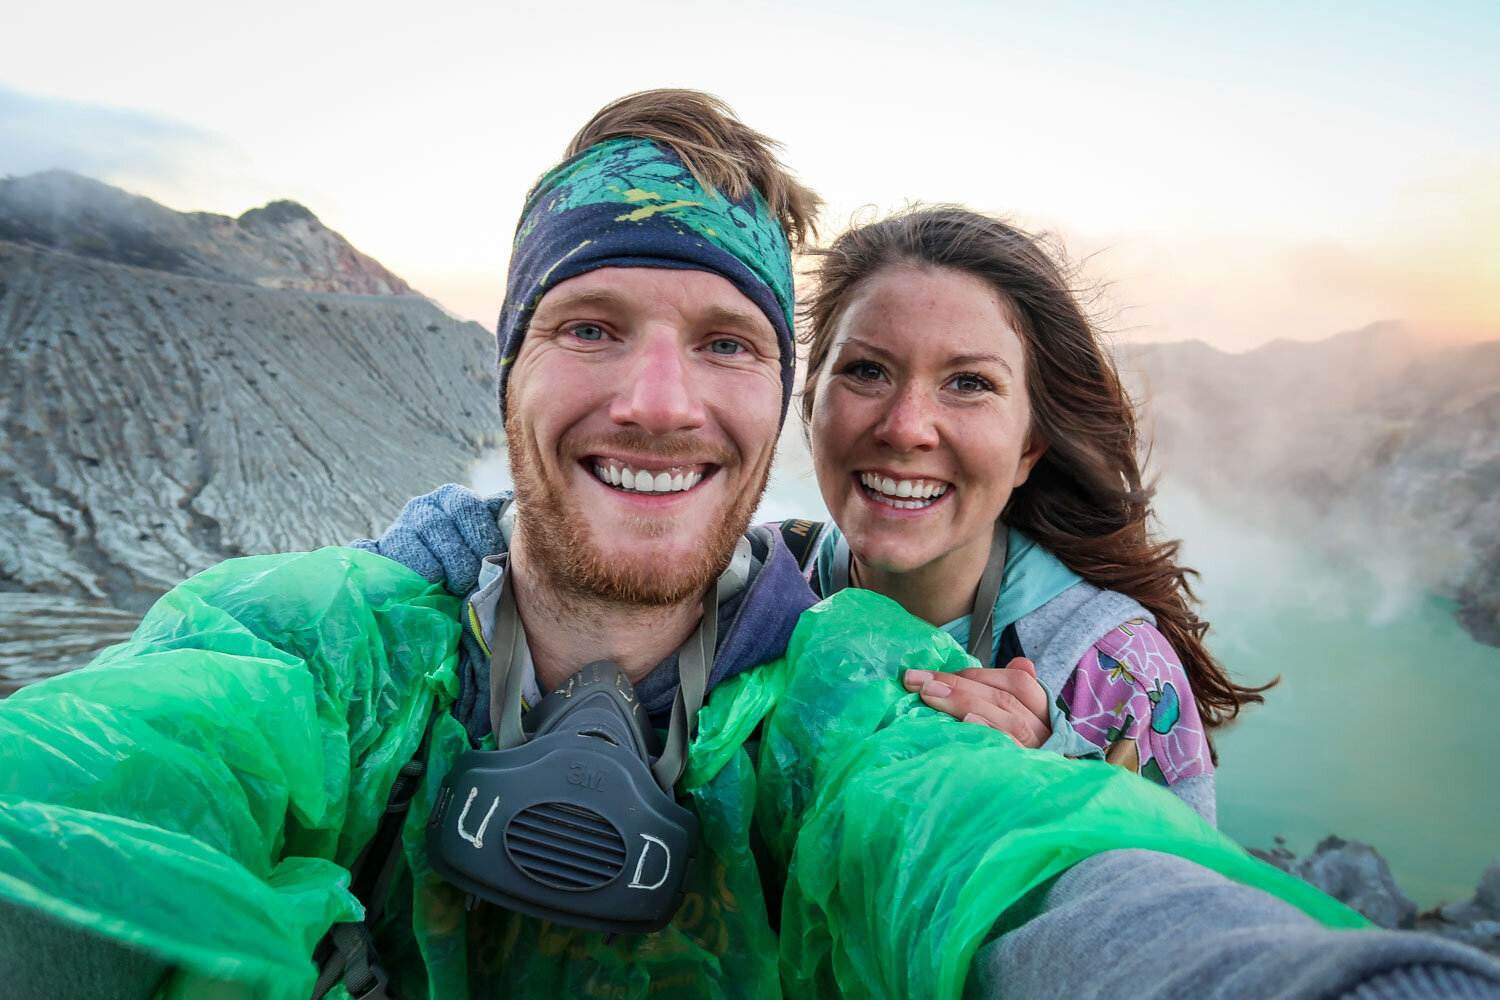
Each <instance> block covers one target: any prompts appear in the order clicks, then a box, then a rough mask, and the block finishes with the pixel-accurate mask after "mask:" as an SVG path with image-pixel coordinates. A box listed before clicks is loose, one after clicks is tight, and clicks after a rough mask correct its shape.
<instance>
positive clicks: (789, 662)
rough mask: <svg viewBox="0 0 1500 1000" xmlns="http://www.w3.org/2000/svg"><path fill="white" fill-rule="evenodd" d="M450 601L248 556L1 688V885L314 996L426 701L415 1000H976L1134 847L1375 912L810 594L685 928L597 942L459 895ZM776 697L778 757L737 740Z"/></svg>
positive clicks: (707, 725)
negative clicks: (1015, 725) (1038, 925)
mask: <svg viewBox="0 0 1500 1000" xmlns="http://www.w3.org/2000/svg"><path fill="white" fill-rule="evenodd" d="M457 611H458V602H457V601H456V600H455V599H453V598H451V597H448V596H446V595H444V594H443V593H442V592H441V591H440V590H439V589H437V588H435V587H432V586H429V585H428V584H426V583H425V582H424V581H423V580H421V579H420V578H419V577H418V576H416V575H415V574H413V573H411V572H410V571H408V570H406V569H405V568H403V567H402V566H400V565H398V564H396V563H394V562H390V561H388V560H386V559H383V558H381V557H379V556H374V555H369V554H366V553H363V552H357V551H353V550H349V549H324V550H321V551H318V552H313V553H308V554H302V555H281V556H264V557H255V558H249V559H237V560H233V561H231V562H226V563H224V564H222V565H220V566H217V567H215V568H214V569H211V570H209V571H207V572H206V573H203V574H201V575H199V576H197V577H194V578H193V579H191V580H189V581H187V582H186V583H184V584H182V585H181V586H180V587H178V588H176V589H175V590H173V591H172V592H171V593H169V594H167V595H166V596H165V597H163V598H162V599H161V600H160V601H159V602H158V603H157V604H156V606H155V607H154V608H152V610H151V612H150V613H149V614H148V615H147V616H146V619H145V620H144V621H143V622H142V623H141V626H140V628H139V629H138V630H137V631H136V634H135V637H134V638H133V639H132V640H131V641H130V642H128V643H125V644H124V645H121V646H116V647H114V648H112V649H110V650H107V651H106V652H105V653H103V654H101V655H100V657H99V658H98V659H97V660H96V661H95V663H94V664H93V665H92V666H91V667H90V668H88V669H85V670H80V671H77V672H75V673H71V674H67V675H63V676H59V677H56V678H53V679H51V680H48V681H44V682H41V683H38V684H35V685H32V686H30V687H27V688H24V689H22V690H21V691H20V692H18V693H17V694H15V695H13V696H11V697H10V698H9V699H8V700H6V701H4V702H0V761H3V762H4V765H3V772H0V899H6V900H9V901H10V902H11V903H14V904H19V905H20V906H22V907H24V908H34V909H36V910H39V911H44V912H46V913H48V914H51V915H52V916H53V917H55V918H57V919H60V920H62V921H64V922H66V923H70V924H74V925H77V926H82V927H87V928H90V929H92V930H93V931H94V932H96V933H98V934H100V935H104V936H106V937H108V938H111V939H114V940H116V941H120V942H125V943H128V944H130V945H133V946H135V947H137V948H139V949H142V950H144V951H146V952H148V953H150V954H152V955H154V956H156V957H157V958H159V959H161V960H163V961H165V962H167V963H169V964H170V965H172V966H174V967H176V968H177V970H178V971H177V972H176V973H175V974H174V975H173V976H172V977H171V978H170V980H169V982H168V983H167V985H166V986H165V987H164V989H163V992H162V994H161V995H162V996H165V997H204V996H213V997H241V996H243V997H256V998H266V1000H305V998H306V997H307V996H308V995H309V994H310V992H311V989H312V985H313V980H314V969H313V965H312V962H311V959H310V957H309V956H310V955H311V954H312V950H313V947H314V945H315V943H316V942H317V941H318V939H319V938H320V937H321V936H322V935H323V933H324V932H325V931H326V930H327V928H328V926H329V925H330V923H332V922H334V921H343V920H357V919H359V918H360V917H361V915H362V911H361V907H360V905H359V903H358V902H357V901H356V900H355V899H354V898H353V897H352V896H350V895H349V893H348V890H347V885H348V881H349V875H348V871H347V866H348V865H349V864H350V863H351V862H352V861H353V860H354V858H355V856H356V855H357V854H358V853H359V851H360V849H361V847H362V846H363V845H364V844H365V842H366V841H367V840H368V839H369V838H370V837H371V836H372V834H373V831H374V829H375V824H376V821H377V818H378V817H379V815H380V814H381V812H382V810H383V808H384V803H385V800H386V796H387V793H388V791H389V789H390V786H391V783H392V781H393V780H394V778H395V776H396V772H397V770H398V769H399V768H400V767H401V765H402V764H403V763H404V762H405V761H406V760H407V759H409V758H410V757H411V755H412V753H413V751H414V750H415V749H416V747H417V744H418V741H419V740H420V738H421V735H422V731H423V729H424V727H425V724H426V722H427V718H428V714H429V712H430V711H431V709H432V707H433V706H434V705H437V706H438V707H439V708H441V709H443V713H442V715H441V716H440V717H439V718H438V720H437V723H436V725H435V727H434V732H433V744H432V751H431V757H430V767H429V768H428V772H427V781H426V788H425V792H424V793H419V794H418V796H417V799H416V801H415V803H414V804H413V808H412V811H411V815H410V816H409V818H408V820H407V822H406V826H405V831H404V841H405V843H404V846H405V852H406V858H407V861H408V862H409V864H410V872H409V873H407V874H404V875H403V876H401V877H399V878H398V879H397V880H396V881H395V883H394V884H393V886H392V889H391V897H390V900H389V903H388V906H387V917H386V918H385V919H384V920H383V922H382V925H381V927H380V928H379V930H378V933H377V940H378V942H379V943H380V946H381V952H382V956H383V958H384V959H385V961H386V963H387V965H388V966H390V967H391V968H392V970H393V973H394V974H395V976H396V978H397V980H398V982H399V984H400V986H401V988H402V989H403V990H404V991H405V993H406V995H407V996H408V997H424V996H432V997H435V998H443V1000H462V998H464V997H468V996H475V997H478V996H483V995H489V994H491V993H493V994H494V995H506V996H524V997H547V996H555V997H569V996H599V997H611V998H624V997H646V996H648V995H649V996H652V997H663V996H665V997H675V996H681V997H689V996H691V997H700V996H712V997H718V996H724V997H754V996H760V997H774V996H779V995H782V994H783V993H785V994H787V995H791V996H832V995H840V994H842V995H844V996H856V997H865V996H890V997H929V996H931V997H957V996H958V995H959V993H960V991H961V989H962V987H963V983H964V976H965V973H966V970H967V968H968V964H969V961H970V959H971V957H972V956H973V954H974V952H975V950H976V949H977V948H978V947H979V945H980V944H981V943H982V942H983V941H984V940H985V939H986V938H987V937H989V936H991V935H992V934H994V933H995V931H996V928H997V926H999V927H1003V926H1004V924H1003V920H1002V918H1003V917H1004V915H1005V914H1006V911H1007V909H1008V908H1009V907H1010V906H1011V905H1012V904H1013V903H1014V902H1016V901H1017V900H1018V899H1019V898H1020V897H1021V896H1022V895H1023V894H1025V893H1026V892H1027V890H1028V889H1030V888H1032V887H1034V886H1037V885H1038V884H1039V883H1041V882H1043V881H1044V880H1046V879H1048V878H1050V877H1051V876H1054V875H1056V874H1058V873H1059V872H1062V871H1063V870H1065V869H1066V868H1068V867H1069V866H1070V865H1072V864H1073V863H1074V862H1076V861H1078V860H1079V859H1081V858H1083V857H1086V856H1088V855H1090V854H1093V853H1095V852H1098V851H1102V850H1106V849H1109V848H1112V847H1122V846H1137V847H1151V848H1155V849H1158V850H1162V851H1167V852H1170V853H1173V854H1178V855H1181V856H1183V857H1186V858H1190V859H1193V860H1195V861H1198V862H1200V863H1202V864H1204V865H1207V866H1208V867H1210V868H1213V869H1216V870H1218V871H1220V872H1223V873H1224V874H1226V875H1228V876H1230V877H1232V878H1235V879H1238V880H1240V881H1242V882H1246V883H1249V884H1251V885H1254V886H1259V887H1261V888H1264V889H1267V890H1269V891H1271V892H1272V893H1274V894H1275V895H1277V896H1279V897H1281V898H1283V899H1285V900H1288V901H1289V902H1291V903H1293V904H1295V905H1297V906H1299V907H1301V908H1302V909H1304V910H1306V911H1307V912H1309V913H1311V914H1313V915H1314V916H1316V917H1318V918H1319V919H1321V920H1323V921H1324V922H1325V923H1328V924H1331V925H1339V926H1351V925H1357V924H1359V923H1360V922H1361V921H1360V918H1358V917H1357V916H1356V915H1354V914H1353V913H1352V912H1351V911H1348V910H1346V909H1344V908H1343V907H1341V906H1339V905H1338V904H1336V903H1334V902H1333V901H1332V900H1330V899H1328V898H1327V897H1325V896H1323V895H1321V894H1319V893H1318V892H1317V891H1316V890H1314V889H1312V888H1310V887H1308V886H1306V885H1304V884H1303V883H1301V882H1299V881H1297V880H1295V879H1292V878H1291V877H1289V876H1285V875H1283V874H1281V873H1280V872H1277V871H1275V870H1274V869H1272V868H1270V867H1268V866H1265V865H1262V864H1261V863H1259V862H1257V861H1255V860H1254V859H1252V858H1250V857H1248V856H1247V855H1246V854H1245V853H1244V852H1243V851H1241V850H1240V849H1239V848H1238V847H1236V846H1235V845H1234V844H1232V843H1231V842H1229V841H1227V840H1226V839H1224V838H1223V837H1221V836H1220V835H1218V834H1217V833H1216V832H1214V831H1213V830H1212V829H1210V828H1209V827H1207V826H1205V825H1203V824H1202V823H1201V822H1200V821H1199V820H1198V819H1197V817H1195V816H1194V815H1193V814H1192V813H1191V812H1190V811H1189V810H1188V809H1186V808H1185V807H1184V806H1182V804H1181V803H1179V802H1177V801H1176V799H1175V798H1173V796H1172V795H1171V794H1169V793H1167V792H1165V791H1163V790H1161V789H1158V788H1155V787H1153V786H1152V785H1150V784H1149V783H1148V782H1144V781H1141V780H1140V779H1139V778H1137V777H1135V776H1133V775H1130V774H1127V773H1125V772H1123V771H1121V770H1118V769H1116V768H1112V767H1110V766H1108V765H1104V764H1090V763H1082V762H1071V761H1067V760H1063V759H1061V758H1058V757H1054V756H1051V755H1044V754H1040V753H1037V752H1033V751H1026V750H1021V749H1018V748H1017V747H1016V746H1015V745H1014V744H1013V743H1012V742H1011V741H1010V740H1008V739H1006V738H1005V737H1004V736H1003V735H1000V734H998V733H996V732H994V731H993V730H989V729H986V728H984V727H981V726H972V725H970V726H966V725H961V724H958V723H955V722H954V721H953V720H951V719H949V718H947V717H946V716H942V715H939V714H938V713H936V712H934V711H932V710H931V709H928V708H926V707H924V706H923V705H922V704H921V703H920V702H919V701H918V700H917V699H916V698H915V697H914V696H912V695H909V694H907V693H906V692H905V691H904V690H903V689H902V687H901V685H900V684H899V682H898V681H897V678H898V677H899V675H900V671H902V670H903V669H906V668H911V667H920V668H924V669H928V670H955V669H959V668H960V667H962V666H963V665H964V664H963V663H962V662H960V661H962V659H963V653H962V652H961V651H960V650H959V648H958V647H957V646H956V645H955V644H954V643H953V641H952V640H951V639H950V638H949V637H948V636H946V635H944V634H943V633H941V632H938V631H936V630H934V629H931V628H929V627H927V626H926V625H924V624H923V623H921V622H919V621H917V620H916V619H914V618H911V617H910V616H908V615H906V614H905V613H904V612H903V611H901V610H900V609H899V608H898V607H897V606H896V605H894V604H892V603H890V602H889V601H887V600H885V599H883V598H881V597H878V596H875V595H873V594H870V593H867V592H862V591H845V592H844V593H841V594H839V595H838V596H837V597H834V598H833V599H831V600H829V601H825V602H824V603H823V604H821V605H819V606H818V607H816V608H814V609H812V610H811V611H809V612H808V613H807V614H806V615H804V616H803V618H802V620H801V622H800V623H799V625H798V626H797V630H796V633H795V634H794V635H793V637H792V641H791V644H790V646H789V648H788V649H787V654H786V656H785V658H783V659H781V660H778V661H776V662H774V663H771V664H768V665H766V666H764V667H761V668H758V669H756V670H752V671H750V672H748V673H746V674H744V675H741V676H740V677H737V678H735V679H734V680H732V681H729V682H728V683H725V684H723V685H721V686H720V687H718V688H717V689H716V690H715V691H714V692H713V694H712V697H711V698H710V700H709V703H708V706H707V707H706V708H705V709H704V711H703V714H702V716H701V718H700V728H699V734H698V737H697V739H696V741H695V742H694V744H693V747H692V752H691V759H690V764H689V769H688V772H687V775H686V777H685V779H684V781H683V787H684V788H685V789H686V792H687V795H688V797H689V798H690V800H691V804H692V806H693V808H694V809H695V810H696V812H697V814H698V817H699V820H700V822H701V824H702V831H703V833H702V837H703V841H702V844H701V845H700V850H699V854H698V859H697V862H696V868H695V871H694V875H693V882H692V884H691V886H690V891H689V893H688V895H687V898H686V900H685V901H684V903H683V906H682V909H681V910H680V911H679V913H678V914H677V917H676V919H675V921H674V923H673V924H672V925H671V926H670V927H668V928H667V929H666V930H663V931H661V932H659V933H656V934H652V935H648V936H645V937H621V938H618V939H616V940H615V941H613V942H612V943H610V944H608V945H606V944H605V943H604V939H603V937H602V936H601V935H600V934H597V933H593V932H585V931H578V930H574V929H571V928H567V927H561V926H556V925H551V924H547V923H543V922H540V921H536V920H533V919H530V918H525V917H520V916H517V915H515V914H513V913H510V912H507V911H502V910H499V909H497V908H495V907H487V906H481V907H479V908H477V909H476V910H474V911H473V912H466V911H465V908H464V900H463V898H462V896H461V895H460V894H459V893H458V892H457V891H456V890H453V889H451V888H449V887H448V886H447V885H446V884H445V883H443V882H442V881H441V880H440V879H438V878H437V877H436V876H435V875H434V874H433V873H432V870H431V868H430V867H429V866H428V864H427V860H426V857H425V852H424V840H425V838H424V826H425V824H426V821H427V815H428V811H429V807H430V805H431V803H432V801H433V800H434V798H435V796H436V792H437V789H438V785H439V782H440V781H441V779H442V777H443V775H444V774H445V773H446V771H447V769H448V766H449V763H450V762H451V761H452V760H453V758H454V757H455V756H456V755H457V754H458V753H459V752H461V751H462V750H463V749H464V747H465V739H464V734H463V730H462V728H461V727H460V726H459V724H458V722H457V721H455V720H454V719H453V718H452V717H451V716H450V715H449V714H448V713H447V712H446V709H447V708H448V706H450V705H451V704H452V701H453V699H454V696H455V686H456V681H455V674H454V667H455V663H456V653H455V650H456V644H457V639H458V628H459V626H458V615H457ZM762 719H764V720H765V726H764V730H763V734H762V745H761V746H762V749H761V754H760V761H759V767H758V771H757V769H756V768H754V767H752V766H751V763H750V760H749V757H748V756H747V754H746V752H745V750H744V749H743V744H744V743H745V741H746V740H747V739H748V738H749V736H750V735H751V733H752V731H753V730H754V729H755V727H756V725H757V724H758V723H760V722H761V720H762ZM752 821H754V822H757V823H758V825H759V830H760V833H761V835H762V836H763V838H764V842H765V845H766V848H767V853H768V854H769V857H770V858H771V859H772V860H771V864H770V867H771V868H774V869H775V871H774V872H768V882H772V883H777V882H780V883H784V889H785V892H784V897H783V903H782V910H781V920H780V934H779V940H778V935H777V934H776V933H775V932H773V930H772V929H771V922H770V921H769V920H768V918H767V912H766V901H765V896H764V895H763V890H762V881H761V877H760V874H759V872H758V870H757V865H756V862H755V860H754V855H753V854H752V851H751V846H750V845H751V835H750V829H751V824H752ZM1018 909H1019V908H1018ZM210 983H212V985H210ZM471 986H472V989H471ZM332 995H333V996H342V995H343V990H342V987H339V988H336V991H335V993H334V994H332Z"/></svg>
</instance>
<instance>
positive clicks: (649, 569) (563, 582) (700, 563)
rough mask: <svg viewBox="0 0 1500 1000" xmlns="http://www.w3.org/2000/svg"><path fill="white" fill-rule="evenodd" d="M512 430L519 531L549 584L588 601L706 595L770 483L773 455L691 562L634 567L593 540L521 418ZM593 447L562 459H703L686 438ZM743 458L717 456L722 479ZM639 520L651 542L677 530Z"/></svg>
mask: <svg viewBox="0 0 1500 1000" xmlns="http://www.w3.org/2000/svg"><path fill="white" fill-rule="evenodd" d="M505 430H506V448H507V450H508V451H509V453H510V469H511V477H512V478H513V480H514V482H515V489H516V500H517V503H518V511H517V514H518V523H517V529H518V531H519V532H520V533H521V534H522V535H523V537H524V538H525V549H526V555H527V559H528V560H529V561H531V562H533V563H534V565H535V567H536V569H537V571H539V572H540V573H542V574H543V575H544V576H545V578H546V580H547V585H548V586H550V587H554V588H557V589H558V590H559V591H562V592H565V593H570V594H572V595H574V596H577V597H581V598H584V599H586V600H592V601H603V602H607V603H611V604H635V605H649V606H665V605H672V604H680V603H681V602H683V601H685V600H687V599H689V598H691V597H696V596H698V595H699V594H702V593H703V592H704V591H705V590H706V589H707V588H708V585H709V584H710V583H711V582H712V581H713V580H715V579H716V578H717V577H718V575H719V574H720V573H721V572H723V570H724V567H725V566H727V565H728V564H729V559H730V557H731V556H732V555H733V554H734V547H735V545H737V544H738V542H739V539H740V536H741V535H743V534H744V533H745V529H746V528H748V527H749V526H750V517H751V515H752V514H754V513H755V509H756V507H758V506H759V505H760V498H761V494H762V493H764V492H765V489H766V483H767V481H768V480H769V479H770V471H771V470H770V462H769V456H768V460H767V463H766V468H764V469H762V470H761V472H760V475H759V481H758V482H757V483H755V485H754V488H753V489H749V490H746V491H745V492H744V493H743V494H742V495H740V496H738V497H733V498H731V500H730V503H729V504H728V505H727V507H726V508H725V509H722V510H720V511H715V512H713V513H711V514H710V523H709V525H708V530H707V533H706V536H705V537H704V539H703V543H702V544H701V545H697V546H694V548H693V554H692V555H691V556H689V557H688V558H687V559H686V560H680V559H678V560H674V559H659V560H647V562H646V564H645V565H639V566H638V565H627V564H624V563H622V562H621V561H620V560H619V559H617V558H616V559H612V558H610V556H609V553H608V552H607V551H601V550H600V549H599V548H598V547H597V546H596V545H595V544H594V542H593V541H592V540H591V539H590V535H589V530H588V525H587V524H586V523H585V516H584V514H583V512H582V511H581V510H579V507H578V503H577V500H576V498H575V497H574V496H573V495H572V494H571V493H570V492H569V490H568V488H567V486H566V484H565V483H560V482H556V481H554V480H553V479H552V478H551V477H549V476H548V474H547V472H546V466H545V465H544V464H543V462H542V458H541V454H540V453H539V452H538V451H537V448H536V446H535V444H534V443H533V442H532V440H531V437H530V436H529V435H527V434H526V433H525V432H524V429H523V428H522V427H521V426H520V423H519V421H516V420H515V419H514V417H512V419H509V420H507V421H506V429H505ZM588 445H589V447H588V450H586V451H579V452H576V453H575V454H573V455H572V457H571V458H570V457H569V455H568V454H567V453H564V454H563V455H561V456H560V459H561V460H562V461H563V463H564V464H565V465H566V463H567V462H569V461H576V460H577V458H580V457H582V456H583V455H585V454H594V453H597V452H600V451H610V450H616V449H618V450H622V451H626V452H629V453H634V454H638V455H656V456H658V457H660V458H662V459H667V460H670V459H674V458H684V457H696V458H699V459H701V457H702V456H703V448H702V446H701V444H698V445H695V444H694V442H693V440H692V439H691V438H690V437H687V436H682V437H668V438H662V437H658V436H655V435H649V434H643V433H640V432H631V431H620V432H618V433H615V434H611V435H609V436H607V437H605V438H600V439H597V440H591V441H589V442H588ZM737 458H738V456H735V455H733V454H732V453H730V452H729V451H728V449H724V453H723V454H720V455H717V456H715V459H723V461H717V460H716V461H715V462H714V464H716V465H718V466H719V469H718V472H717V473H716V475H728V474H729V472H730V471H731V470H732V469H733V467H734V466H733V464H732V463H733V462H735V461H736V460H737ZM601 485H602V484H601ZM605 488H606V489H607V488H608V487H605ZM632 520H633V521H634V523H633V524H631V525H630V527H631V528H632V529H633V530H635V531H637V532H642V531H643V533H645V534H647V535H648V536H651V537H661V536H665V535H666V534H668V533H669V532H671V531H673V530H674V529H675V525H674V524H673V521H674V520H675V519H674V518H659V519H658V518H650V517H639V518H633V519H632Z"/></svg>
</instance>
